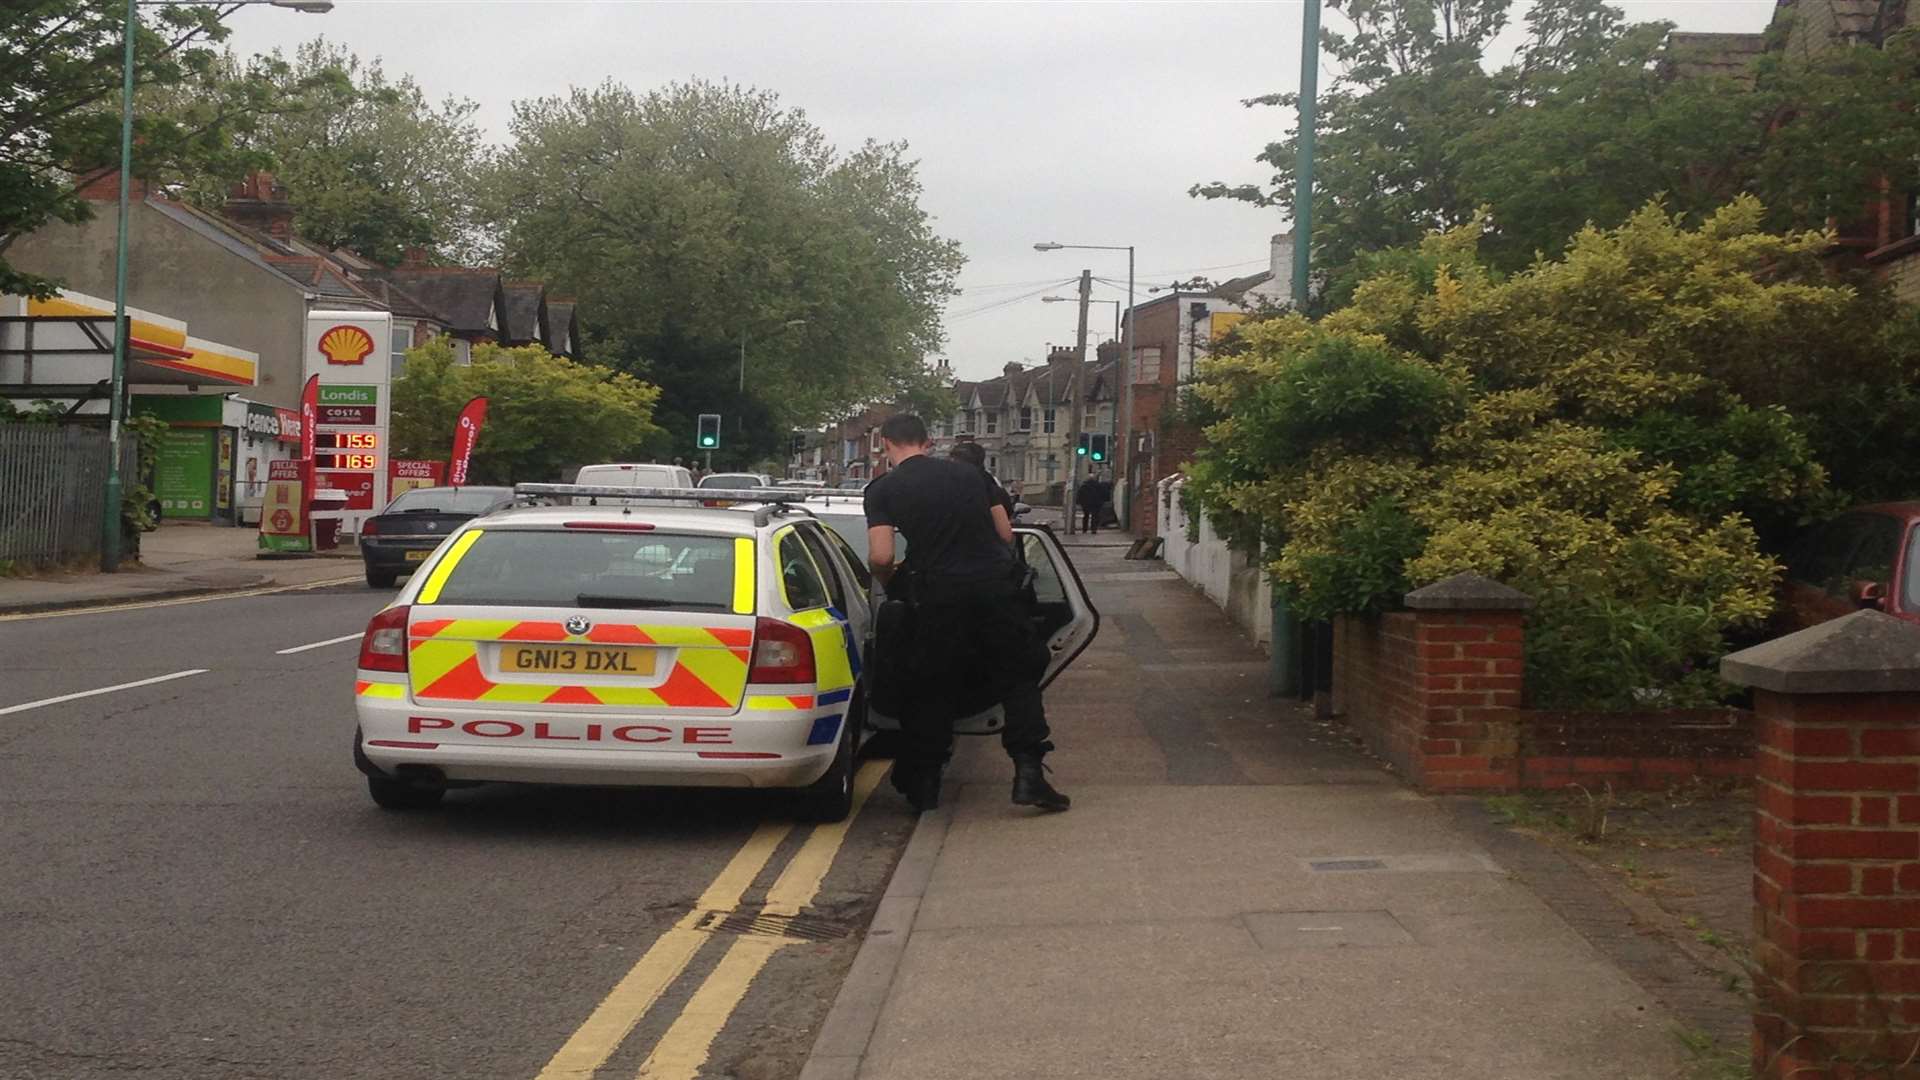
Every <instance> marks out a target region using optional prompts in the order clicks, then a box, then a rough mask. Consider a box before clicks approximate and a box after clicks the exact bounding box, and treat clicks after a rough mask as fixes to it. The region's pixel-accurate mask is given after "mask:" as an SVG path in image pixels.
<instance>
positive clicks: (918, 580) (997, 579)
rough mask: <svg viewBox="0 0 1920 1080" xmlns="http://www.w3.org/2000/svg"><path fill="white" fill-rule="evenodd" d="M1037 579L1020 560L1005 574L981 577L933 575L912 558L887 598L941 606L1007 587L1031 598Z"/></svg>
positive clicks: (903, 566)
mask: <svg viewBox="0 0 1920 1080" xmlns="http://www.w3.org/2000/svg"><path fill="white" fill-rule="evenodd" d="M1034 578H1035V574H1034V571H1033V567H1031V566H1028V565H1027V564H1026V563H1025V562H1024V561H1022V560H1020V559H1017V558H1016V559H1015V560H1014V561H1013V562H1012V564H1010V565H1009V566H1008V567H1007V572H1006V573H1005V574H1004V575H1000V576H987V577H977V578H953V577H940V576H936V575H930V574H927V573H925V572H924V571H922V570H921V569H920V568H918V567H916V566H914V565H913V560H912V559H908V560H907V561H906V562H905V563H904V564H902V565H901V567H900V569H899V571H898V572H896V573H895V574H894V575H893V580H892V581H891V582H889V583H888V585H887V596H888V598H889V599H894V600H905V601H906V602H908V603H910V604H918V603H923V602H933V603H938V602H939V601H941V600H947V599H954V598H959V597H973V596H978V595H980V594H981V593H982V592H983V591H988V592H991V591H993V590H997V589H1001V588H1006V589H1010V590H1012V591H1013V592H1014V593H1015V594H1016V595H1018V596H1023V597H1027V598H1031V597H1032V594H1033V583H1034ZM896 586H899V587H896Z"/></svg>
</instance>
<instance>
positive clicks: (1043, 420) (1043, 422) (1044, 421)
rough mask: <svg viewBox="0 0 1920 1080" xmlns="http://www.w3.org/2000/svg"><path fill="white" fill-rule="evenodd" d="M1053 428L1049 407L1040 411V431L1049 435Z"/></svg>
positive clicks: (1051, 413) (1051, 410) (1051, 411)
mask: <svg viewBox="0 0 1920 1080" xmlns="http://www.w3.org/2000/svg"><path fill="white" fill-rule="evenodd" d="M1054 428H1055V423H1054V419H1053V409H1052V408H1051V407H1049V408H1045V409H1042V410H1040V430H1041V431H1044V432H1046V433H1047V434H1049V435H1051V434H1053V432H1054Z"/></svg>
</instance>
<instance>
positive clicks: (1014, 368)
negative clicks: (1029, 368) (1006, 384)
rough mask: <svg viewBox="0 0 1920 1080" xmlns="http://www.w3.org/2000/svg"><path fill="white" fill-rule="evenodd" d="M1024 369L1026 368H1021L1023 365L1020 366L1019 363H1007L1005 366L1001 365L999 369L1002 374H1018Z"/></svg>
mask: <svg viewBox="0 0 1920 1080" xmlns="http://www.w3.org/2000/svg"><path fill="white" fill-rule="evenodd" d="M1025 370H1026V368H1023V367H1021V366H1020V365H1019V364H1007V365H1006V366H1004V367H1002V368H1001V369H1000V374H1002V375H1018V374H1020V373H1021V372H1022V371H1025Z"/></svg>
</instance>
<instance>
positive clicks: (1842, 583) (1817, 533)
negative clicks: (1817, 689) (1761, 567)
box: [1780, 502, 1920, 630]
mask: <svg viewBox="0 0 1920 1080" xmlns="http://www.w3.org/2000/svg"><path fill="white" fill-rule="evenodd" d="M1916 526H1920V502H1897V503H1877V504H1875V505H1872V506H1856V507H1854V508H1853V509H1851V510H1849V511H1847V512H1846V513H1844V514H1841V515H1840V516H1839V517H1836V518H1834V519H1833V520H1832V521H1829V522H1827V523H1826V524H1824V525H1818V526H1815V527H1814V528H1813V529H1811V530H1809V531H1808V532H1807V534H1806V535H1805V536H1804V537H1802V538H1801V541H1800V543H1799V544H1798V545H1797V546H1796V547H1795V549H1794V551H1793V553H1792V554H1791V555H1789V556H1788V559H1787V578H1786V585H1785V587H1784V588H1783V590H1782V596H1781V601H1782V602H1781V611H1780V618H1781V621H1782V622H1784V623H1786V624H1787V625H1786V629H1788V630H1801V629H1805V628H1806V627H1809V626H1813V625H1814V624H1816V623H1823V622H1826V621H1827V620H1828V619H1835V618H1839V617H1840V616H1842V615H1845V614H1847V613H1849V612H1853V611H1859V610H1860V609H1861V608H1875V609H1877V610H1880V611H1884V612H1886V613H1887V614H1889V615H1894V616H1897V617H1899V618H1902V619H1906V620H1908V621H1910V622H1920V550H1917V549H1920V528H1916Z"/></svg>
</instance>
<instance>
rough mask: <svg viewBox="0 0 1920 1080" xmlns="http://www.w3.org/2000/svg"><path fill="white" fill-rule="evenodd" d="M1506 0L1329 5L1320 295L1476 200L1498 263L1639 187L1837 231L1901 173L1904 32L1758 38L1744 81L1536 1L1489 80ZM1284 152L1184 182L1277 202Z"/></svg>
mask: <svg viewBox="0 0 1920 1080" xmlns="http://www.w3.org/2000/svg"><path fill="white" fill-rule="evenodd" d="M1509 2H1510V0H1487V2H1486V4H1485V5H1484V6H1477V7H1473V8H1470V9H1469V10H1468V11H1467V12H1466V13H1465V15H1466V16H1467V17H1466V18H1465V21H1464V22H1460V20H1459V19H1458V18H1456V20H1455V22H1457V23H1459V25H1460V26H1462V27H1464V29H1457V30H1455V31H1454V32H1453V33H1452V34H1446V33H1443V32H1442V30H1443V29H1444V28H1445V27H1446V26H1448V25H1451V24H1449V22H1448V21H1447V20H1446V19H1444V18H1436V16H1435V13H1436V12H1440V13H1445V12H1446V11H1447V10H1448V9H1449V8H1450V7H1451V5H1448V4H1446V3H1436V2H1435V0H1366V2H1365V3H1353V2H1349V3H1347V4H1345V5H1344V7H1345V8H1346V10H1347V13H1348V14H1349V15H1350V16H1351V17H1352V18H1353V19H1354V20H1355V22H1356V23H1357V27H1358V29H1357V32H1356V33H1355V34H1354V35H1353V36H1352V38H1351V39H1350V40H1349V39H1346V38H1342V37H1340V36H1339V35H1334V34H1329V35H1328V38H1327V48H1328V50H1329V51H1330V52H1331V53H1332V54H1333V55H1334V57H1335V59H1336V60H1340V61H1343V62H1345V63H1347V64H1348V65H1349V66H1348V68H1347V70H1346V71H1345V72H1344V73H1343V74H1342V75H1341V76H1340V77H1339V78H1338V79H1336V80H1335V82H1334V85H1333V87H1332V89H1331V90H1330V91H1329V93H1328V94H1327V95H1326V96H1325V97H1324V99H1323V100H1322V102H1321V109H1322V119H1321V126H1320V130H1319V133H1318V142H1317V150H1316V155H1315V161H1316V179H1315V195H1314V237H1313V244H1314V253H1315V260H1316V262H1317V263H1318V264H1319V265H1320V266H1322V267H1324V268H1326V271H1327V272H1328V274H1329V276H1330V277H1331V278H1332V279H1333V280H1334V282H1335V284H1336V288H1335V290H1334V291H1335V293H1336V294H1338V295H1342V296H1343V295H1345V290H1343V289H1341V288H1339V287H1338V285H1339V281H1340V279H1341V277H1342V276H1343V273H1344V272H1345V271H1347V270H1349V269H1352V268H1353V267H1354V265H1355V262H1356V259H1358V258H1359V257H1360V256H1361V255H1363V254H1365V253H1367V252H1377V251H1382V250H1386V249H1390V248H1394V247H1400V246H1407V245H1411V244H1415V243H1417V242H1418V241H1419V238H1420V237H1421V236H1422V235H1424V233H1425V232H1426V231H1428V230H1430V229H1434V228H1449V227H1452V226H1455V225H1458V224H1461V223H1463V222H1465V221H1468V220H1470V219H1472V218H1473V217H1474V215H1475V214H1476V213H1478V212H1480V211H1482V210H1484V211H1486V218H1485V221H1486V224H1487V229H1486V235H1485V237H1484V243H1483V244H1482V247H1481V258H1482V259H1483V260H1484V261H1485V262H1486V263H1487V264H1488V265H1489V266H1491V267H1493V268H1495V269H1498V270H1501V271H1507V272H1511V271H1515V270H1519V269H1522V268H1524V267H1526V266H1527V265H1529V264H1530V263H1531V262H1532V261H1533V260H1534V259H1535V257H1537V256H1540V255H1543V254H1544V255H1552V254H1555V253H1558V252H1559V251H1560V250H1561V248H1562V246H1563V245H1564V244H1565V243H1566V241H1567V240H1568V238H1570V237H1571V236H1573V235H1574V234H1575V233H1576V232H1578V231H1579V230H1580V229H1581V228H1582V227H1583V226H1585V225H1587V224H1589V223H1591V224H1595V225H1598V226H1600V227H1602V228H1609V227H1612V226H1615V225H1618V224H1620V223H1621V222H1623V221H1625V220H1626V219H1627V218H1628V216H1629V215H1631V214H1632V213H1633V212H1634V211H1635V210H1636V209H1637V208H1638V207H1640V206H1641V205H1643V204H1644V203H1645V202H1646V201H1647V200H1649V199H1652V198H1662V199H1664V200H1665V204H1666V206H1667V207H1668V209H1669V210H1670V211H1672V212H1675V213H1680V214H1684V215H1687V218H1688V220H1690V221H1695V222H1697V221H1700V220H1704V218H1705V217H1706V215H1708V214H1710V213H1712V212H1713V211H1714V210H1715V209H1716V208H1718V207H1720V206H1722V205H1724V204H1725V203H1726V202H1727V201H1729V200H1730V199H1732V198H1734V197H1736V196H1738V195H1740V194H1742V193H1745V192H1751V193H1753V194H1756V195H1758V196H1759V197H1760V198H1761V200H1762V202H1763V204H1764V205H1766V206H1767V207H1768V208H1769V216H1768V219H1767V224H1768V225H1769V227H1771V228H1773V229H1776V230H1789V229H1819V228H1824V227H1825V226H1826V224H1827V222H1828V221H1829V220H1830V219H1838V220H1840V221H1841V222H1843V223H1844V222H1846V221H1847V220H1849V219H1850V218H1852V217H1854V216H1857V215H1858V214H1859V213H1860V212H1861V211H1863V210H1864V209H1865V207H1866V203H1867V201H1868V200H1869V199H1870V198H1871V197H1872V192H1873V191H1874V189H1875V186H1876V185H1877V183H1878V181H1879V180H1880V179H1881V178H1883V177H1888V176H1905V175H1909V174H1910V171H1911V168H1912V162H1913V161H1914V160H1915V159H1916V158H1920V125H1915V124H1913V123H1912V122H1911V116H1912V108H1913V105H1914V101H1915V79H1916V73H1920V44H1917V42H1920V35H1916V34H1913V33H1906V34H1897V35H1893V36H1890V37H1888V38H1887V39H1886V40H1885V41H1884V42H1883V43H1882V44H1883V46H1884V47H1882V48H1880V49H1871V48H1868V49H1845V48H1842V49H1832V50H1824V51H1817V52H1815V53H1813V54H1812V55H1810V56H1792V55H1788V54H1786V53H1784V52H1782V51H1778V50H1776V51H1774V52H1772V53H1769V54H1768V55H1767V56H1766V58H1765V59H1763V60H1762V61H1760V62H1758V63H1757V64H1756V65H1755V66H1754V69H1753V71H1752V72H1751V73H1750V76H1751V77H1750V78H1747V79H1733V78H1714V77H1705V76H1680V75H1677V74H1676V69H1675V66H1674V65H1673V63H1672V61H1674V60H1676V59H1678V58H1677V57H1676V56H1675V54H1674V53H1673V51H1672V50H1673V47H1672V45H1671V43H1670V41H1669V32H1670V31H1671V30H1672V26H1671V24H1668V23H1662V22H1653V23H1639V24H1628V23H1627V22H1626V21H1625V19H1624V18H1623V17H1622V16H1621V14H1620V12H1619V11H1618V10H1617V9H1614V8H1612V7H1609V6H1607V5H1605V4H1603V3H1600V2H1599V0H1540V2H1538V3H1535V4H1534V5H1533V6H1532V7H1531V8H1530V9H1529V10H1528V13H1527V16H1526V20H1525V21H1526V37H1525V40H1524V43H1523V44H1522V45H1521V47H1520V49H1519V52H1518V55H1517V57H1516V59H1515V62H1513V63H1512V64H1509V65H1507V66H1505V67H1502V68H1500V69H1499V70H1497V71H1493V72H1488V71H1487V70H1485V66H1484V63H1485V56H1484V51H1483V50H1484V47H1485V44H1486V42H1487V41H1488V40H1489V37H1490V33H1489V30H1490V29H1491V30H1497V29H1498V28H1499V26H1500V25H1502V24H1503V23H1504V12H1505V10H1506V8H1507V6H1508V3H1509ZM1496 9H1497V10H1496ZM1783 25H1784V24H1783ZM1780 30H1781V27H1776V28H1775V34H1776V36H1777V35H1778V33H1779V32H1780ZM1248 104H1249V105H1260V104H1265V105H1282V106H1287V107H1292V106H1293V105H1295V104H1296V103H1295V100H1294V96H1293V95H1288V94H1279V95H1270V96H1267V97H1263V98H1256V99H1254V100H1252V101H1250V102H1248ZM1296 149H1297V133H1296V134H1295V135H1293V136H1290V137H1288V138H1287V139H1285V140H1283V141H1281V142H1278V143H1274V144H1271V145H1269V146H1268V147H1267V148H1266V150H1265V151H1264V152H1262V153H1261V154H1260V155H1259V157H1258V160H1260V161H1262V162H1264V163H1267V164H1269V165H1271V166H1272V167H1273V169H1274V175H1273V177H1272V180H1271V182H1270V183H1269V185H1267V186H1265V187H1262V186H1259V185H1250V184H1241V185H1233V184H1226V183H1219V182H1216V183H1212V184H1205V185H1199V186H1196V187H1195V188H1194V189H1193V192H1192V193H1193V194H1195V195H1199V196H1203V197H1208V198H1235V199H1243V200H1247V201H1251V202H1254V203H1257V204H1260V205H1273V206H1279V207H1282V208H1284V209H1286V210H1287V211H1288V212H1290V213H1291V212H1292V211H1293V203H1292V200H1293V184H1294V179H1295V173H1294V168H1295V152H1296ZM1354 276H1364V274H1360V275H1354ZM1347 284H1348V285H1349V286H1350V285H1351V278H1350V279H1349V281H1348V282H1347Z"/></svg>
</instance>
